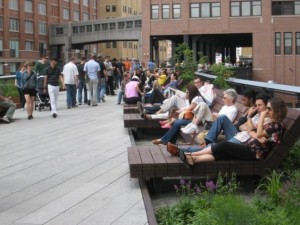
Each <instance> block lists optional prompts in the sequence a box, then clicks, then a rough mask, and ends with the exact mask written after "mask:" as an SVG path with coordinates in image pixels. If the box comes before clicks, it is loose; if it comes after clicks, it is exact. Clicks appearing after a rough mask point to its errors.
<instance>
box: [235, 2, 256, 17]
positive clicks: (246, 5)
mask: <svg viewBox="0 0 300 225" xmlns="http://www.w3.org/2000/svg"><path fill="white" fill-rule="evenodd" d="M230 15H231V16H233V17H235V16H261V1H232V2H230Z"/></svg>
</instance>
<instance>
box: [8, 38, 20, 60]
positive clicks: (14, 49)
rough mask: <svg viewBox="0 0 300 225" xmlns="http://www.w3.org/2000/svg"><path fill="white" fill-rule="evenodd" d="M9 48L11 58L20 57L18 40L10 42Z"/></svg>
mask: <svg viewBox="0 0 300 225" xmlns="http://www.w3.org/2000/svg"><path fill="white" fill-rule="evenodd" d="M9 48H10V57H19V41H18V40H10V41H9Z"/></svg>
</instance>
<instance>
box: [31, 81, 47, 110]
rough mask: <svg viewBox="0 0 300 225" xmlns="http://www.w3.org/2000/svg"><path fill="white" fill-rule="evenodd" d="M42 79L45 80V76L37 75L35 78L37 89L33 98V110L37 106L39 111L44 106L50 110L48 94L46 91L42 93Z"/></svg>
mask: <svg viewBox="0 0 300 225" xmlns="http://www.w3.org/2000/svg"><path fill="white" fill-rule="evenodd" d="M44 80H45V76H39V77H38V79H37V88H38V91H37V94H36V99H35V110H36V109H37V108H38V109H39V111H41V110H42V109H44V108H45V107H49V110H50V111H51V105H50V102H49V101H50V97H49V94H48V92H47V93H44Z"/></svg>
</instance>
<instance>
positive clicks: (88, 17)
mask: <svg viewBox="0 0 300 225" xmlns="http://www.w3.org/2000/svg"><path fill="white" fill-rule="evenodd" d="M89 19H90V14H89V13H87V12H84V13H83V21H88V20H89Z"/></svg>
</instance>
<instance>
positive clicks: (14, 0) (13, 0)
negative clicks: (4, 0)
mask: <svg viewBox="0 0 300 225" xmlns="http://www.w3.org/2000/svg"><path fill="white" fill-rule="evenodd" d="M9 9H14V10H19V0H9Z"/></svg>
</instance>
